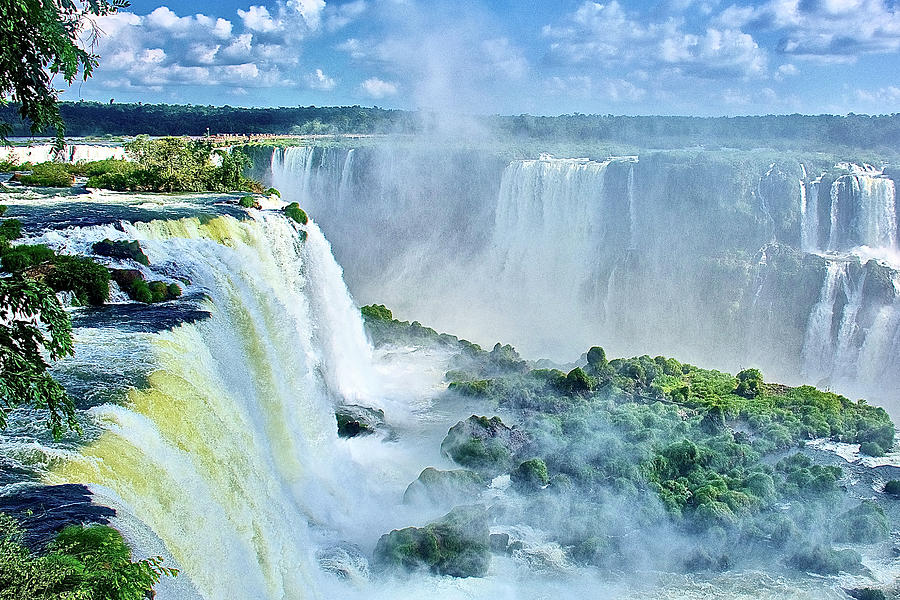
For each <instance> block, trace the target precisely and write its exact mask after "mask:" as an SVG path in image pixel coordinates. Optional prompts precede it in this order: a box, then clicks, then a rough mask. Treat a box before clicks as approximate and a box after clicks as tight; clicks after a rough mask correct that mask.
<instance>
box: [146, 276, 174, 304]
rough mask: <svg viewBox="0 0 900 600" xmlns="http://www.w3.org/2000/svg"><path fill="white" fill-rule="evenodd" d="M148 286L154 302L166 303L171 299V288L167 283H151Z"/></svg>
mask: <svg viewBox="0 0 900 600" xmlns="http://www.w3.org/2000/svg"><path fill="white" fill-rule="evenodd" d="M147 286H148V287H149V288H150V294H151V296H152V298H153V302H154V303H155V302H165V301H166V300H167V299H168V297H169V286H168V285H167V284H166V282H165V281H151V282H150V283H149V284H147Z"/></svg>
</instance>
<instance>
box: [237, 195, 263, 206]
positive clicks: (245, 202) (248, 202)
mask: <svg viewBox="0 0 900 600" xmlns="http://www.w3.org/2000/svg"><path fill="white" fill-rule="evenodd" d="M238 205H239V206H240V207H241V208H259V203H258V202H257V201H256V198H254V197H253V196H242V197H241V199H240V200H238Z"/></svg>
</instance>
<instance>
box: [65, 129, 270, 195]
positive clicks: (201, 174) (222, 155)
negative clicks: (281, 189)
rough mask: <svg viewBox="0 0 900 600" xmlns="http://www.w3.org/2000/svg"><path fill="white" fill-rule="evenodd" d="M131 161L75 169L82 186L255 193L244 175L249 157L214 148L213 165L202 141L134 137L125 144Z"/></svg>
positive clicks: (257, 187) (256, 188) (256, 186)
mask: <svg viewBox="0 0 900 600" xmlns="http://www.w3.org/2000/svg"><path fill="white" fill-rule="evenodd" d="M125 151H126V152H127V153H128V156H129V157H130V158H131V159H132V160H133V161H134V162H131V163H129V162H126V161H98V162H103V163H104V164H103V165H96V164H95V163H88V164H87V165H84V166H83V167H81V170H82V171H83V172H84V173H85V174H86V175H89V179H88V182H87V187H90V188H104V189H111V190H118V191H145V192H228V191H235V190H242V191H259V190H260V189H261V187H260V185H259V184H258V183H257V182H255V181H252V180H250V179H247V178H246V177H244V174H243V173H244V170H245V169H246V168H247V167H248V166H249V165H250V158H249V157H248V156H247V155H246V154H244V153H243V152H241V151H240V150H239V149H234V150H232V151H231V152H225V151H222V150H216V151H215V154H216V155H218V160H219V162H220V164H219V166H215V165H214V164H213V152H214V150H213V146H212V144H210V143H208V142H203V141H199V140H190V139H187V138H179V137H165V138H160V139H150V138H148V137H147V136H138V137H137V138H135V139H134V140H132V141H130V142H128V143H126V144H125Z"/></svg>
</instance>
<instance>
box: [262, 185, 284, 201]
mask: <svg viewBox="0 0 900 600" xmlns="http://www.w3.org/2000/svg"><path fill="white" fill-rule="evenodd" d="M264 193H265V194H266V195H267V196H278V197H279V198H281V192H279V191H278V190H277V189H275V188H273V187H270V188H269V189H267V190H266V191H265V192H264Z"/></svg>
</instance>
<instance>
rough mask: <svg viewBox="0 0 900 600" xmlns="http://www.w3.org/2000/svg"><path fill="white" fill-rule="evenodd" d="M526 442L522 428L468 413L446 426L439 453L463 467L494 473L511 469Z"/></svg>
mask: <svg viewBox="0 0 900 600" xmlns="http://www.w3.org/2000/svg"><path fill="white" fill-rule="evenodd" d="M527 443H528V437H527V436H526V435H525V433H524V432H523V431H521V430H519V429H516V428H515V427H509V426H507V425H505V424H504V423H503V421H501V420H500V417H493V418H490V419H489V418H487V417H479V416H476V415H472V416H471V417H469V418H468V419H466V420H465V421H460V422H459V423H457V424H456V425H454V426H453V427H451V428H450V431H448V432H447V437H445V438H444V441H443V442H442V443H441V452H443V453H444V454H446V455H447V456H449V457H450V458H452V459H453V460H454V461H456V462H457V463H458V464H460V465H462V466H464V467H468V468H470V469H472V470H474V471H477V472H478V473H481V474H483V475H488V476H495V475H498V474H500V473H503V472H505V471H508V470H509V469H510V468H512V466H513V465H514V464H515V457H516V455H517V454H518V453H519V451H520V450H522V448H524V447H525V445H526V444H527Z"/></svg>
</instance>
